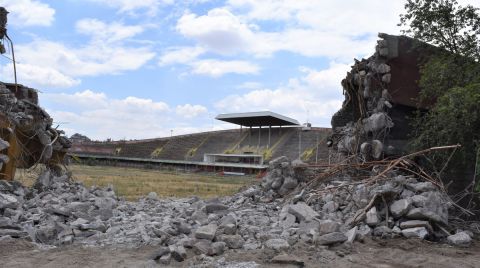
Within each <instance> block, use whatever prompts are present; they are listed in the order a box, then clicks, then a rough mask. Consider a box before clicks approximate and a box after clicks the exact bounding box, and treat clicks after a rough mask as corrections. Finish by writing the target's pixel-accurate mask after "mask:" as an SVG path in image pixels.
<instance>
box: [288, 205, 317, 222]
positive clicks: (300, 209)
mask: <svg viewBox="0 0 480 268" xmlns="http://www.w3.org/2000/svg"><path fill="white" fill-rule="evenodd" d="M288 213H290V214H292V215H294V216H295V217H297V219H298V221H311V220H313V219H314V218H317V217H319V214H318V213H317V212H316V211H315V210H313V209H312V208H311V207H310V206H308V205H307V204H306V203H304V202H298V203H297V204H295V205H289V207H288Z"/></svg>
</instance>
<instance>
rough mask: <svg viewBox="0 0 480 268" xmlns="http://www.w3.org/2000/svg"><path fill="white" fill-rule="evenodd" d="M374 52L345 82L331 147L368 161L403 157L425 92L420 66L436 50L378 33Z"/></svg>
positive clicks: (405, 39)
mask: <svg viewBox="0 0 480 268" xmlns="http://www.w3.org/2000/svg"><path fill="white" fill-rule="evenodd" d="M379 37H380V40H378V42H377V46H376V49H375V53H374V54H373V55H372V56H371V57H369V58H368V59H362V60H360V61H358V60H355V64H354V65H353V66H352V69H351V71H350V72H348V73H347V76H346V77H345V79H343V81H342V87H343V91H344V95H345V101H344V103H343V106H342V108H341V109H340V110H339V111H338V112H337V113H336V114H335V115H334V116H333V117H332V121H331V123H332V128H333V136H332V140H331V145H333V146H334V147H335V148H336V149H338V151H339V152H341V153H343V154H357V153H360V155H361V156H363V158H365V160H369V159H372V158H373V159H379V158H382V157H383V156H384V155H385V154H387V155H392V154H401V153H402V151H403V150H404V148H405V145H406V140H407V138H408V134H409V129H410V125H409V119H408V117H409V116H411V115H413V112H414V111H415V110H416V109H417V108H424V107H426V105H425V104H422V105H421V106H420V107H417V102H416V98H417V97H418V94H419V92H420V89H419V86H418V80H419V79H420V70H419V64H420V63H421V61H422V60H424V59H426V58H427V57H428V55H432V53H434V52H435V50H436V49H437V48H435V47H432V46H430V45H428V44H425V43H422V42H420V41H417V40H414V39H412V38H409V37H406V36H393V35H388V34H383V33H381V34H379Z"/></svg>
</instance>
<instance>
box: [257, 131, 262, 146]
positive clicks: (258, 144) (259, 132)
mask: <svg viewBox="0 0 480 268" xmlns="http://www.w3.org/2000/svg"><path fill="white" fill-rule="evenodd" d="M261 132H262V126H259V127H258V143H257V151H258V150H259V148H260V135H261Z"/></svg>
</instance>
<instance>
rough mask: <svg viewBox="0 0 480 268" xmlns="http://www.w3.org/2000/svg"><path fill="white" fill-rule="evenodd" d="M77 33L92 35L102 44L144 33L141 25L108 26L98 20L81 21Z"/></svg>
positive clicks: (77, 25)
mask: <svg viewBox="0 0 480 268" xmlns="http://www.w3.org/2000/svg"><path fill="white" fill-rule="evenodd" d="M75 28H76V30H77V32H79V33H82V34H86V35H91V36H92V37H93V38H94V40H96V41H100V42H116V41H121V40H124V39H127V38H131V37H133V36H135V35H137V34H139V33H142V32H143V31H144V28H143V27H142V26H139V25H124V24H122V23H118V22H113V23H111V24H107V23H105V22H103V21H100V20H98V19H89V18H87V19H81V20H79V21H77V23H76V24H75Z"/></svg>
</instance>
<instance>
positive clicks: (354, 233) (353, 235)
mask: <svg viewBox="0 0 480 268" xmlns="http://www.w3.org/2000/svg"><path fill="white" fill-rule="evenodd" d="M357 231H358V226H355V227H353V228H352V229H350V230H348V232H346V233H345V236H346V237H347V241H346V243H350V244H351V243H353V241H355V238H356V237H357Z"/></svg>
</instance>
